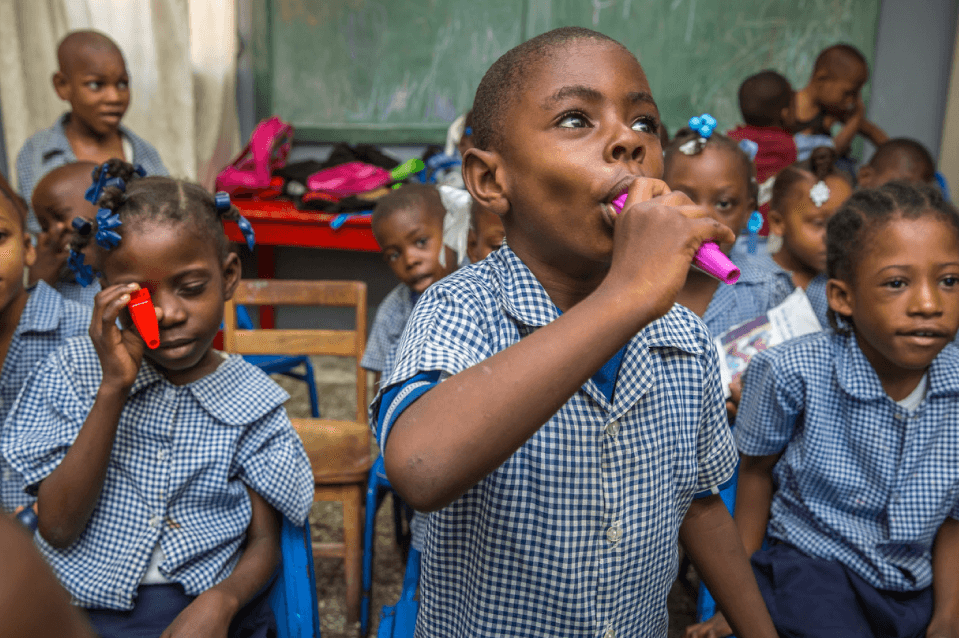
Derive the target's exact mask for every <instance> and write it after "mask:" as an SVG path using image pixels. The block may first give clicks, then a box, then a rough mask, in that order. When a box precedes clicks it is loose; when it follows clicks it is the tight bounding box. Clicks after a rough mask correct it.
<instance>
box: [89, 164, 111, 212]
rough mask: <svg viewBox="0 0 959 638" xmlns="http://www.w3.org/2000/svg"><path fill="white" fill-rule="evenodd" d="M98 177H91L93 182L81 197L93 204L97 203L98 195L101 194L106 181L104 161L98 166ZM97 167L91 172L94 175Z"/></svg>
mask: <svg viewBox="0 0 959 638" xmlns="http://www.w3.org/2000/svg"><path fill="white" fill-rule="evenodd" d="M99 170H100V177H98V178H97V177H94V178H93V184H91V185H90V188H88V189H87V192H86V193H85V194H84V196H83V198H84V199H85V200H87V201H88V202H90V203H91V204H93V205H94V206H96V205H97V202H99V201H100V195H101V194H103V188H104V185H105V184H106V183H107V178H108V176H107V165H106V162H104V163H103V165H102V166H100V168H99ZM96 171H97V169H94V171H93V174H94V175H96Z"/></svg>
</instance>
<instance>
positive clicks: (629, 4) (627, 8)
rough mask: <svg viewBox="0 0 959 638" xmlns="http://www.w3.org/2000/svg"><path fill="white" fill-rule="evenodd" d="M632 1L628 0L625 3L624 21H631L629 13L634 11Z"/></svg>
mask: <svg viewBox="0 0 959 638" xmlns="http://www.w3.org/2000/svg"><path fill="white" fill-rule="evenodd" d="M632 4H633V2H632V0H626V2H624V3H623V20H629V12H630V10H631V9H632Z"/></svg>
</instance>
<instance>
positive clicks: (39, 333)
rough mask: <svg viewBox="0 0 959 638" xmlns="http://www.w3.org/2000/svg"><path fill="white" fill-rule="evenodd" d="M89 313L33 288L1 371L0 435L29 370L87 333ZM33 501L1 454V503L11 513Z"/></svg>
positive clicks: (47, 288) (45, 289)
mask: <svg viewBox="0 0 959 638" xmlns="http://www.w3.org/2000/svg"><path fill="white" fill-rule="evenodd" d="M90 313H91V308H86V307H84V306H80V305H79V304H76V303H73V302H72V301H67V300H65V299H63V298H62V297H61V296H60V295H59V294H58V293H57V291H55V290H54V289H53V288H51V287H50V286H48V285H47V284H45V283H44V282H42V281H41V282H38V283H37V285H36V286H35V287H34V288H33V290H32V291H31V292H30V296H29V297H28V298H27V305H26V306H25V307H24V309H23V313H22V314H21V315H20V322H19V323H18V324H17V329H16V331H15V332H14V333H13V340H12V341H11V342H10V348H9V349H8V350H7V357H6V359H4V360H3V364H2V365H3V371H2V372H0V432H3V422H4V421H5V420H6V418H7V413H8V412H9V411H10V409H11V407H13V402H14V400H16V398H17V394H19V393H20V388H21V387H22V386H23V382H24V380H25V379H26V378H27V375H28V374H30V371H31V370H33V368H34V367H35V366H37V365H38V364H39V363H40V362H41V361H43V360H44V359H45V358H46V356H47V355H48V354H50V353H51V352H53V351H54V350H56V349H57V348H58V347H59V346H60V345H61V344H62V343H63V342H64V341H65V340H66V339H67V338H69V337H75V336H77V335H83V334H86V333H87V331H88V330H89V329H90ZM33 501H34V499H33V497H32V496H29V495H28V494H26V493H25V492H24V491H23V477H21V476H20V474H19V473H18V472H16V471H14V469H13V468H12V467H11V466H10V464H9V463H7V462H6V460H5V459H4V458H3V456H2V455H0V502H2V503H3V506H4V507H5V508H6V509H7V510H13V509H14V508H16V507H19V506H20V505H29V504H31V503H33Z"/></svg>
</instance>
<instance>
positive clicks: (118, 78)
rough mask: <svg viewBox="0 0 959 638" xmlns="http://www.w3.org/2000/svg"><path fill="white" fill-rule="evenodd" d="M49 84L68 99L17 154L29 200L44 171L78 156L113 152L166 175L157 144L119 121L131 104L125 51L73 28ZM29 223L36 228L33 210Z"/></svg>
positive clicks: (103, 156) (97, 159) (98, 157)
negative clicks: (67, 106) (67, 108)
mask: <svg viewBox="0 0 959 638" xmlns="http://www.w3.org/2000/svg"><path fill="white" fill-rule="evenodd" d="M57 63H58V64H59V67H60V68H59V70H58V71H57V72H56V73H55V74H54V76H53V88H54V89H56V92H57V95H58V96H59V97H60V99H61V100H64V101H66V102H69V103H70V112H69V113H65V114H64V115H63V116H61V117H60V119H58V120H57V121H56V122H55V123H54V124H53V126H51V127H50V128H48V129H44V130H42V131H40V132H38V133H35V134H34V135H32V136H31V137H30V138H29V139H28V140H27V141H26V142H24V144H23V147H22V148H21V149H20V152H19V153H18V154H17V190H18V191H20V194H21V195H23V197H24V199H26V200H27V201H28V202H30V201H31V200H32V196H33V189H34V186H35V185H36V183H37V181H38V180H39V179H40V178H41V177H43V176H44V175H45V174H46V173H47V172H48V171H50V170H51V169H53V168H56V167H57V166H60V165H62V164H67V163H70V162H75V161H77V160H81V161H90V162H94V163H95V164H100V163H102V162H105V161H106V160H108V159H110V158H111V157H117V158H122V159H125V160H126V161H128V162H131V163H137V164H140V165H141V166H143V168H144V169H146V171H147V174H149V175H167V170H166V167H164V166H163V162H162V161H160V156H159V154H158V153H157V151H156V149H155V148H153V146H151V145H150V143H149V142H147V141H146V140H144V139H142V138H140V137H138V136H136V135H134V134H133V133H132V132H131V131H130V130H129V129H127V128H126V127H124V126H122V125H121V124H120V120H121V119H122V118H123V115H124V113H126V110H127V107H128V106H129V105H130V78H129V76H128V75H127V68H126V62H125V61H124V59H123V53H122V52H121V51H120V48H119V47H118V46H117V45H116V43H115V42H113V40H111V39H110V38H108V37H107V36H106V35H104V34H102V33H99V32H97V31H74V32H72V33H70V34H68V35H67V36H66V37H65V38H63V40H61V41H60V45H59V47H58V48H57ZM27 229H28V230H29V231H30V232H32V233H39V232H40V226H39V224H38V223H37V220H36V217H35V216H34V215H33V211H31V213H30V217H29V220H28V223H27Z"/></svg>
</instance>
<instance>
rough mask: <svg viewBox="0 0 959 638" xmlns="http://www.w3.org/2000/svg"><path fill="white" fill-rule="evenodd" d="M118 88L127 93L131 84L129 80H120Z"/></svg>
mask: <svg viewBox="0 0 959 638" xmlns="http://www.w3.org/2000/svg"><path fill="white" fill-rule="evenodd" d="M117 88H118V89H119V90H121V91H126V90H127V89H129V88H130V82H129V81H127V80H120V81H119V82H117Z"/></svg>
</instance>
